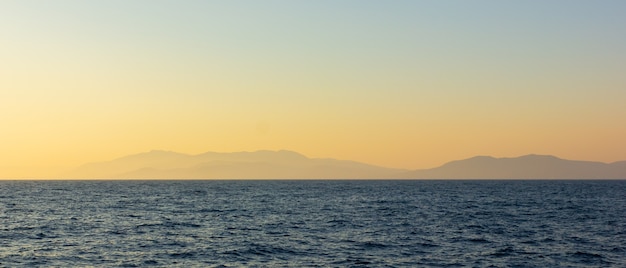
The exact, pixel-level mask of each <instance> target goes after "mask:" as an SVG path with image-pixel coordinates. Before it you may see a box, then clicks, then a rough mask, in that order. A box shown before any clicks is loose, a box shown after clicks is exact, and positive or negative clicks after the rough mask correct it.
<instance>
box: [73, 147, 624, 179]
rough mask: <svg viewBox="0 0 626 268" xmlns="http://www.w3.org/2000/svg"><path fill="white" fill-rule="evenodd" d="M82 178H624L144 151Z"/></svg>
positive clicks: (476, 164)
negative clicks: (391, 166)
mask: <svg viewBox="0 0 626 268" xmlns="http://www.w3.org/2000/svg"><path fill="white" fill-rule="evenodd" d="M64 177H66V178H84V179H626V161H621V162H615V163H611V164H607V163H601V162H591V161H574V160H565V159H561V158H558V157H554V156H550V155H525V156H520V157H515V158H494V157H491V156H476V157H472V158H468V159H464V160H457V161H452V162H449V163H446V164H444V165H442V166H440V167H437V168H431V169H420V170H404V169H393V168H385V167H379V166H374V165H369V164H364V163H359V162H354V161H346V160H336V159H330V158H324V159H323V158H308V157H306V156H304V155H302V154H299V153H296V152H292V151H285V150H283V151H256V152H234V153H216V152H206V153H203V154H199V155H187V154H181V153H176V152H169V151H150V152H145V153H140V154H135V155H129V156H125V157H122V158H118V159H115V160H112V161H107V162H99V163H90V164H85V165H83V166H80V167H79V168H77V169H75V170H74V171H72V172H70V173H68V174H66V176H64Z"/></svg>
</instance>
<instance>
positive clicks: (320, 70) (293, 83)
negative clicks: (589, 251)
mask: <svg viewBox="0 0 626 268" xmlns="http://www.w3.org/2000/svg"><path fill="white" fill-rule="evenodd" d="M624 10H626V2H624V1H619V0H606V1H584V0H567V1H565V0H562V1H558V0H557V1H549V2H545V1H516V2H509V1H498V2H493V1H481V0H479V1H471V2H455V3H446V2H441V1H393V2H389V1H374V0H365V1H361V0H350V1H341V2H340V3H336V2H330V1H289V2H285V1H274V0H270V1H249V0H248V1H245V0H238V1H200V0H190V1H185V2H184V3H180V2H173V1H161V0H157V1H152V0H150V1H148V0H140V1H118V0H113V1H72V0H61V1H43V0H6V1H2V2H0V39H1V40H2V44H1V45H0V59H1V60H0V122H2V127H1V129H2V134H1V138H0V148H2V150H0V177H2V178H33V177H46V178H53V177H55V176H56V175H57V174H59V173H61V172H63V171H66V170H68V169H71V168H75V167H77V166H79V165H82V164H85V163H89V162H100V161H105V160H110V159H115V158H117V157H121V156H124V155H129V154H134V153H137V152H147V151H150V150H153V149H156V150H166V151H175V152H181V153H186V154H200V153H203V152H206V151H214V152H239V151H256V150H283V149H285V150H293V151H297V152H300V153H302V154H304V155H307V156H310V157H314V158H326V157H330V158H334V159H347V160H354V161H359V162H364V163H369V164H373V165H379V166H384V167H389V168H403V169H420V168H432V167H436V166H439V165H441V164H443V163H446V162H448V161H452V160H457V159H466V158H469V157H473V156H476V155H489V156H494V157H515V156H521V155H527V154H542V155H555V156H559V157H562V158H564V159H573V160H589V161H599V162H605V163H610V162H615V161H620V160H626V142H625V141H624V139H623V137H625V136H626V124H623V122H624V118H626V106H625V105H623V100H625V99H626V90H624V86H625V85H626V76H624V75H623V70H625V69H626V65H625V64H626V36H625V35H624V34H621V33H623V32H624V25H626V15H625V14H624Z"/></svg>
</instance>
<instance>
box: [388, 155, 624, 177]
mask: <svg viewBox="0 0 626 268" xmlns="http://www.w3.org/2000/svg"><path fill="white" fill-rule="evenodd" d="M398 178H411V179H626V161H621V162H615V163H611V164H606V163H601V162H591V161H573V160H565V159H560V158H557V157H554V156H548V155H526V156H521V157H517V158H494V157H490V156H476V157H472V158H469V159H465V160H459V161H453V162H449V163H447V164H444V165H443V166H440V167H437V168H432V169H421V170H414V171H409V172H405V173H402V174H400V175H399V176H398Z"/></svg>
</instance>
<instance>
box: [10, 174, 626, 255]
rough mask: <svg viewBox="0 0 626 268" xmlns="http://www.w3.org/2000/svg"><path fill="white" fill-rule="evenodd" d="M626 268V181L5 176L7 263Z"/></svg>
mask: <svg viewBox="0 0 626 268" xmlns="http://www.w3.org/2000/svg"><path fill="white" fill-rule="evenodd" d="M20 266H23V267H47V266H56V267H75V266H80V267H85V266H95V267H146V266H154V267H626V181H271V180H269V181H0V267H20Z"/></svg>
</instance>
